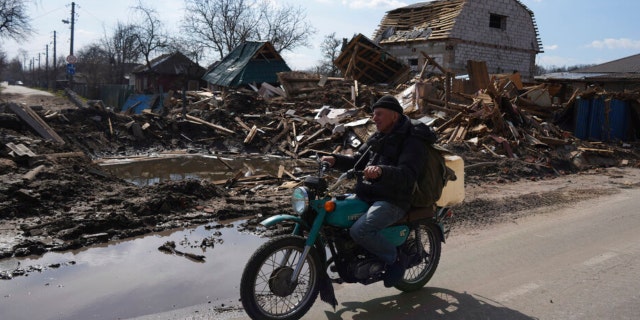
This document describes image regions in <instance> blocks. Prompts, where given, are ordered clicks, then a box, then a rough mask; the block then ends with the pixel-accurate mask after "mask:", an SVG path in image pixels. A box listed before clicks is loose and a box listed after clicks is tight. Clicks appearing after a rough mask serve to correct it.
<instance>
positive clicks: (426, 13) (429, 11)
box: [373, 0, 542, 48]
mask: <svg viewBox="0 0 640 320" xmlns="http://www.w3.org/2000/svg"><path fill="white" fill-rule="evenodd" d="M469 1H471V0H434V1H429V2H419V3H414V4H411V5H408V6H405V7H401V8H397V9H394V10H391V11H387V13H386V14H385V16H384V17H383V19H382V21H381V22H380V25H379V26H378V29H377V30H376V31H375V33H374V36H373V39H374V40H375V42H376V43H387V42H396V41H426V40H427V39H429V40H443V39H448V38H450V37H451V32H452V30H453V27H454V26H455V23H456V19H458V17H459V16H460V14H461V13H462V11H463V8H464V7H465V4H467V3H468V2H469ZM513 1H515V2H516V3H517V4H518V5H520V6H521V7H522V8H524V10H526V11H527V12H528V13H529V14H530V15H531V19H532V22H533V24H534V27H535V17H534V15H533V11H531V10H530V9H529V8H527V6H525V5H524V4H523V3H522V2H521V1H520V0H513ZM535 30H536V36H537V37H538V30H537V27H535ZM538 48H542V42H541V41H540V38H539V37H538Z"/></svg>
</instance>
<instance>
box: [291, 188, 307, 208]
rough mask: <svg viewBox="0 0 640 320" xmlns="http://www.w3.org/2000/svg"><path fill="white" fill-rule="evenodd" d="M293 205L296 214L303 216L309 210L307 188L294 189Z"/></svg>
mask: <svg viewBox="0 0 640 320" xmlns="http://www.w3.org/2000/svg"><path fill="white" fill-rule="evenodd" d="M291 205H292V206H293V212H295V213H296V214H299V215H301V214H303V213H304V212H305V211H307V209H308V208H309V192H308V190H307V188H305V187H297V188H295V189H293V194H292V195H291Z"/></svg>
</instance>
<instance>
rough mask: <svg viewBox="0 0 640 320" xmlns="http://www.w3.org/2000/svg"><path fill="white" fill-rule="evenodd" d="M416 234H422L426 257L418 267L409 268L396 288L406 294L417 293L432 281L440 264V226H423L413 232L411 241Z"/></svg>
mask: <svg viewBox="0 0 640 320" xmlns="http://www.w3.org/2000/svg"><path fill="white" fill-rule="evenodd" d="M416 232H419V233H420V236H419V238H420V242H421V243H422V247H423V249H424V257H423V258H422V260H421V261H420V263H419V264H418V265H416V266H413V267H410V268H408V269H407V270H406V271H405V273H404V278H403V279H402V281H400V282H399V283H398V284H397V285H396V286H395V288H396V289H398V290H401V291H404V292H411V291H416V290H420V289H421V288H422V287H424V285H425V284H427V282H429V280H431V277H432V276H433V274H434V273H435V272H436V268H437V267H438V263H440V253H441V251H442V239H441V235H440V234H441V233H440V231H439V229H438V226H436V225H434V224H433V223H427V224H421V225H419V226H418V228H417V229H415V230H413V231H412V233H411V236H410V238H409V239H411V238H413V239H415V238H416Z"/></svg>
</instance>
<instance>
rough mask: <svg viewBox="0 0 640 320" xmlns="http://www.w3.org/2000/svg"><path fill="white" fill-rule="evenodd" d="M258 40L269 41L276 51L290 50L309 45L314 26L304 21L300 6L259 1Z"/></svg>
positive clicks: (267, 0)
mask: <svg viewBox="0 0 640 320" xmlns="http://www.w3.org/2000/svg"><path fill="white" fill-rule="evenodd" d="M259 8H260V15H259V17H260V23H259V24H257V31H258V32H257V34H258V37H259V39H258V40H265V41H269V42H271V44H272V45H273V47H274V48H275V49H276V51H278V52H282V51H291V50H293V49H294V48H296V47H298V46H309V37H311V36H312V35H313V34H315V33H316V30H315V28H313V27H312V26H311V24H309V23H308V22H306V21H305V20H306V18H307V15H306V13H305V12H304V10H303V9H302V7H300V6H298V7H293V6H289V5H286V6H280V5H276V4H274V2H272V1H269V0H262V2H261V3H260V7H259Z"/></svg>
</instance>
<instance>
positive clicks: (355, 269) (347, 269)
mask: <svg viewBox="0 0 640 320" xmlns="http://www.w3.org/2000/svg"><path fill="white" fill-rule="evenodd" d="M336 246H337V249H338V252H339V255H340V259H338V261H339V263H337V264H336V266H337V269H338V273H339V274H340V277H341V278H342V279H343V280H344V281H346V282H350V283H353V282H365V281H364V280H367V279H369V278H371V277H373V276H375V275H378V274H380V273H381V272H382V271H384V268H385V264H384V262H382V261H380V259H378V258H377V257H375V256H373V255H372V254H370V253H369V252H367V251H366V250H364V249H363V248H362V247H360V246H359V245H357V244H356V243H355V242H354V241H353V240H352V239H351V237H350V236H348V237H343V238H342V239H341V241H336Z"/></svg>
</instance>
